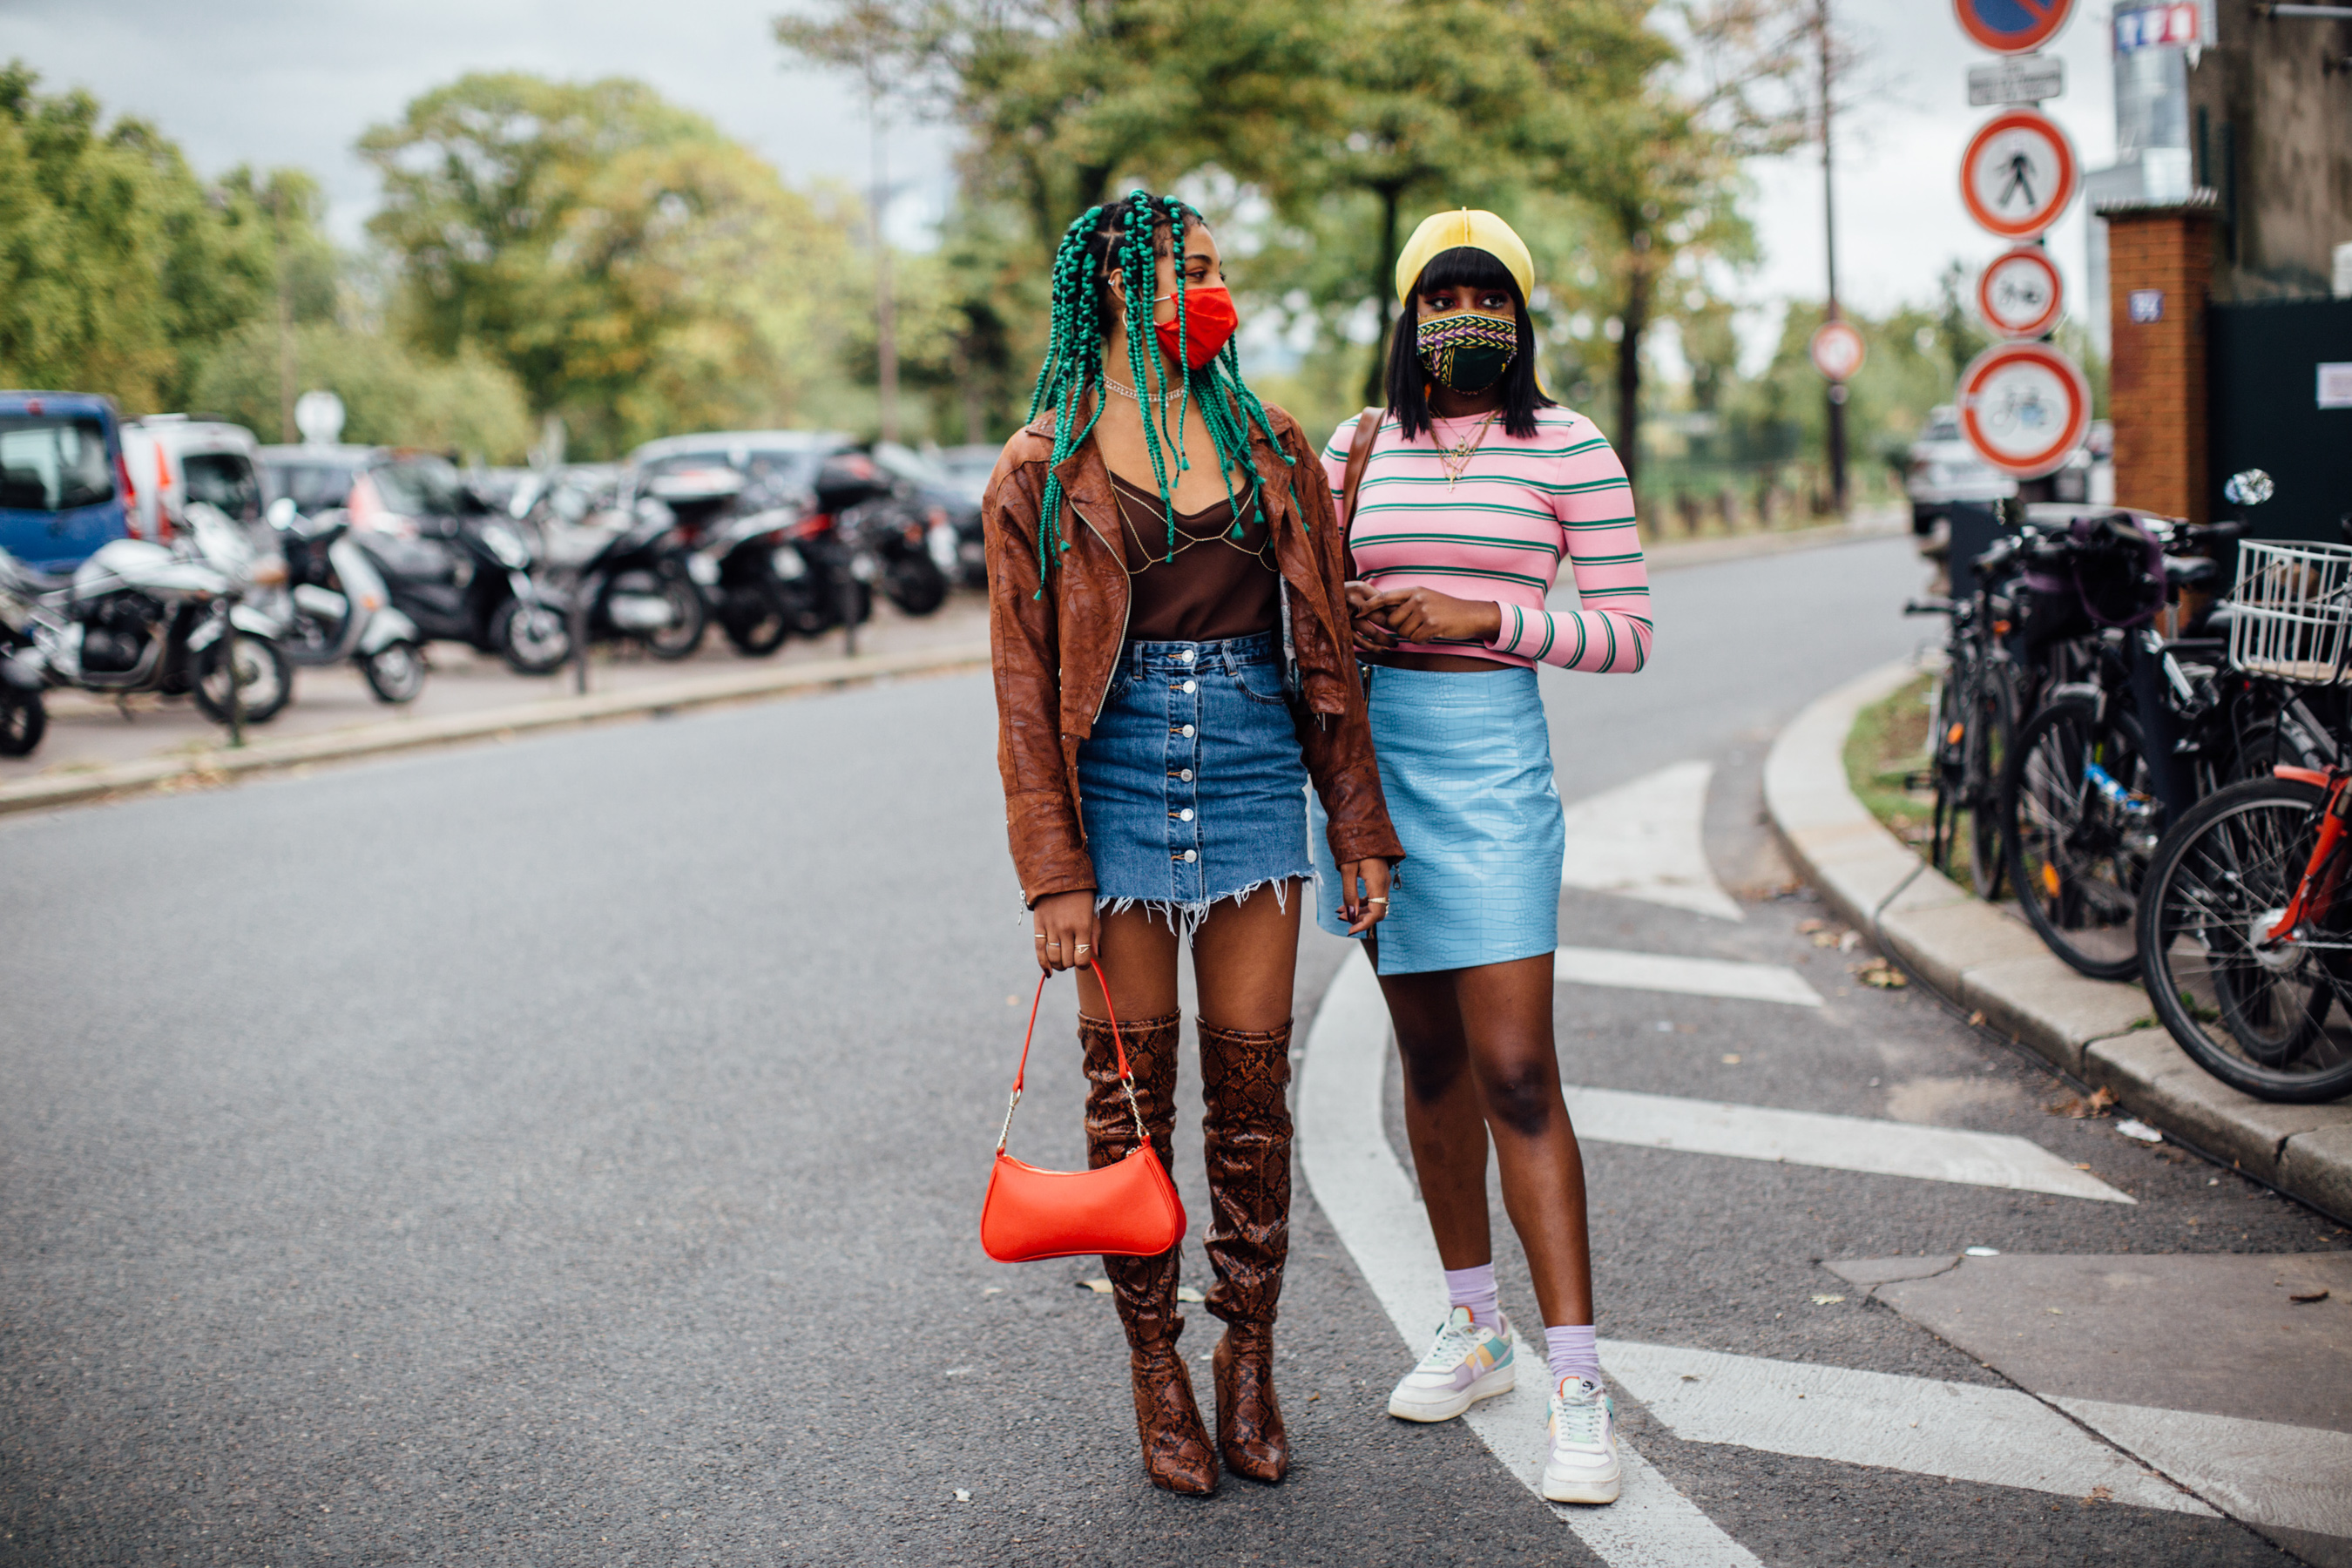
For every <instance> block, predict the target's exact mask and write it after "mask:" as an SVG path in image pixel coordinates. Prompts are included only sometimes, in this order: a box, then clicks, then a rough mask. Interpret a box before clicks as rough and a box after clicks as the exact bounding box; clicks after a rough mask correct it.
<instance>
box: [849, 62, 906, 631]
mask: <svg viewBox="0 0 2352 1568" xmlns="http://www.w3.org/2000/svg"><path fill="white" fill-rule="evenodd" d="M866 120H867V122H868V123H869V124H870V125H871V126H872V128H873V133H874V201H873V205H872V213H871V218H872V228H873V235H874V342H875V357H876V359H877V361H878V362H879V364H878V369H879V376H878V378H877V379H878V384H877V388H876V390H877V395H878V399H879V402H880V404H881V416H882V439H884V440H885V441H896V440H897V439H898V311H897V309H896V307H895V305H894V304H893V302H892V300H891V298H890V242H889V241H888V239H887V238H886V237H884V235H883V233H882V209H883V206H884V205H885V204H887V202H888V201H889V199H890V185H889V180H888V174H887V169H886V167H885V165H884V162H883V145H882V87H881V83H880V82H879V81H878V80H877V79H875V78H874V76H872V75H870V74H869V75H868V76H867V78H866ZM852 635H855V634H854V633H853V634H852Z"/></svg>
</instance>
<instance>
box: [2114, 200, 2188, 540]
mask: <svg viewBox="0 0 2352 1568" xmlns="http://www.w3.org/2000/svg"><path fill="white" fill-rule="evenodd" d="M2099 216H2101V217H2103V218H2105V219H2106V222H2107V304H2108V312H2109V321H2110V323H2111V325H2112V328H2113V336H2112V338H2111V339H2110V341H2111V342H2112V343H2113V344H2114V348H2113V351H2112V357H2111V358H2110V359H2109V361H2108V366H2107V415H2108V417H2109V418H2111V419H2112V420H2113V421H2114V422H2115V427H2116V502H2117V503H2118V504H2119V505H2123V506H2130V507H2138V508H2139V509H2141V510H2145V511H2152V512H2158V513H2160V514H2161V515H2163V516H2166V517H2185V518H2187V519H2189V521H2191V522H2204V521H2208V519H2207V516H2206V514H2207V512H2208V511H2209V510H2210V501H2209V497H2208V493H2207V478H2208V476H2207V471H2206V470H2207V458H2206V431H2205V297H2206V291H2207V288H2208V285H2209V284H2210V280H2211V279H2212V274H2213V216H2214V208H2213V198H2212V193H2211V192H2210V191H2200V192H2198V193H2197V195H2196V196H2195V197H2192V198H2191V199H2190V200H2189V202H2187V203H2185V204H2182V205H2169V206H2148V205H2137V204H2131V203H2120V204H2117V205H2112V206H2103V207H2101V208H2100V209H2099ZM2150 318H2153V319H2150Z"/></svg>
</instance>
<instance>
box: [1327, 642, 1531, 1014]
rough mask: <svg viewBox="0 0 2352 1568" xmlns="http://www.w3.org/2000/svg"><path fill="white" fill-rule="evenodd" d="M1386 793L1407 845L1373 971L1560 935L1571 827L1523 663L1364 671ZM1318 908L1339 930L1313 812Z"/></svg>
mask: <svg viewBox="0 0 2352 1568" xmlns="http://www.w3.org/2000/svg"><path fill="white" fill-rule="evenodd" d="M1364 675H1365V691H1364V695H1365V697H1366V699H1367V700H1369V702H1370V710H1371V721H1372V748H1373V750H1374V751H1376V752H1379V754H1380V759H1381V793H1382V794H1383V795H1386V796H1387V797H1388V803H1389V818H1390V820H1391V821H1392V822H1393V823H1395V824H1396V831H1397V837H1398V838H1399V839H1400V840H1402V843H1403V845H1404V854H1405V858H1404V864H1403V865H1402V866H1400V867H1398V868H1397V872H1396V882H1395V885H1394V886H1392V887H1391V889H1389V897H1390V900H1391V902H1390V904H1389V913H1388V918H1387V919H1386V920H1384V921H1381V923H1380V924H1379V925H1378V926H1377V927H1375V928H1374V930H1375V931H1376V933H1377V935H1378V936H1379V939H1380V972H1381V973H1382V974H1420V973H1426V972H1427V971H1430V970H1434V969H1468V968H1471V967H1474V966H1475V965H1477V964H1482V963H1508V962H1510V961H1511V960H1512V959H1515V958H1532V957H1534V956H1535V955H1536V954H1537V953H1539V952H1551V951H1553V950H1554V949H1555V948H1557V947H1558V946H1559V871H1560V861H1561V859H1562V858H1563V857H1564V855H1565V854H1566V852H1567V839H1568V829H1567V824H1566V822H1565V820H1564V819H1563V818H1562V816H1561V815H1560V809H1559V787H1558V786H1557V785H1556V784H1554V783H1553V782H1552V770H1551V731H1550V728H1549V726H1548V725H1547V724H1546V723H1545V722H1544V710H1543V698H1542V696H1541V695H1540V694H1539V693H1538V690H1537V689H1536V672H1535V671H1534V670H1532V669H1503V670H1487V671H1480V672H1476V673H1466V672H1465V673H1441V672H1439V671H1435V670H1426V669H1393V668H1388V667H1385V666H1380V667H1374V668H1369V669H1367V670H1366V671H1365V672H1364ZM1311 831H1312V832H1313V834H1314V853H1315V868H1316V874H1317V876H1318V878H1319V879H1321V883H1322V886H1321V889H1320V890H1319V892H1318V897H1317V899H1316V900H1315V919H1316V921H1317V922H1318V924H1320V925H1321V926H1322V927H1323V929H1324V930H1325V931H1329V932H1330V933H1331V934H1332V935H1334V936H1345V935H1347V934H1348V928H1347V925H1346V923H1345V922H1344V921H1341V920H1340V919H1339V916H1338V915H1337V914H1335V913H1334V912H1333V909H1334V907H1335V906H1336V905H1337V904H1338V903H1339V896H1338V889H1339V868H1337V867H1336V866H1334V865H1333V864H1332V863H1331V851H1330V850H1329V848H1328V847H1326V845H1325V842H1324V835H1323V813H1322V811H1321V810H1320V809H1319V808H1318V810H1317V811H1316V812H1315V813H1314V826H1313V828H1312V830H1311Z"/></svg>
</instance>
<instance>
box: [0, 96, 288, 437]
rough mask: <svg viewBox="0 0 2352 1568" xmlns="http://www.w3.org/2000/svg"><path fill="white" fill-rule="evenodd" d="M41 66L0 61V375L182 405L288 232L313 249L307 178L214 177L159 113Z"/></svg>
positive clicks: (265, 298) (145, 406)
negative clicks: (49, 88) (44, 79)
mask: <svg viewBox="0 0 2352 1568" xmlns="http://www.w3.org/2000/svg"><path fill="white" fill-rule="evenodd" d="M39 81H40V79H39V77H38V76H37V75H36V74H35V73H34V72H33V71H32V70H30V69H29V68H26V66H25V65H23V64H22V63H21V62H14V63H11V64H10V65H8V66H7V67H6V68H0V382H5V383H7V384H15V385H18V386H54V387H58V388H71V389H76V390H81V391H89V392H102V393H106V394H108V395H111V396H113V397H114V398H115V399H116V400H117V401H118V402H120V403H121V404H122V405H123V406H124V407H125V408H126V409H127V410H129V411H131V412H133V413H149V412H155V411H158V410H162V409H166V408H173V407H176V406H180V405H182V404H184V401H185V400H186V397H187V394H188V391H189V388H190V386H191V384H193V382H194V378H195V376H196V374H198V372H199V371H200V370H201V368H202V366H203V364H204V362H205V358H206V356H207V355H208V354H209V353H211V352H212V351H213V349H214V347H215V345H216V344H217V343H218V342H220V341H221V340H222V339H223V338H224V337H225V336H226V334H228V333H229V332H231V331H235V330H236V329H237V328H238V326H239V325H240V324H241V323H243V322H246V321H250V320H252V319H254V318H256V317H257V316H262V315H266V314H268V313H270V312H271V310H272V309H273V307H274V302H275V300H276V298H277V294H278V252H279V247H280V239H281V237H283V240H284V243H285V246H286V247H287V248H288V249H289V251H290V252H292V253H295V254H296V255H298V256H299V257H301V258H313V259H314V258H316V256H317V254H318V253H319V252H320V248H321V247H322V246H323V242H322V241H321V240H320V238H319V237H318V235H317V233H316V226H315V219H316V216H317V215H316V205H315V201H314V200H310V199H307V198H305V196H304V193H306V192H308V191H310V189H311V187H309V186H308V185H307V184H306V182H305V180H304V177H303V176H301V175H299V174H291V173H289V172H285V171H281V172H279V173H278V174H272V175H269V176H268V177H267V178H257V177H256V176H255V175H253V174H250V173H249V172H247V171H242V170H240V171H238V172H236V173H235V174H231V175H229V176H228V178H227V179H226V180H225V181H223V182H222V183H221V184H219V185H218V186H216V187H214V188H212V189H209V190H208V189H206V188H205V185H204V184H202V182H200V181H198V180H197V179H196V177H195V175H194V174H193V173H192V172H191V171H190V170H189V168H188V166H187V162H186V160H185V159H184V158H183V157H182V156H181V154H180V151H179V149H178V148H177V147H176V146H175V145H173V143H172V142H169V141H168V140H166V139H165V138H164V137H163V136H162V135H160V134H159V133H158V132H156V131H155V130H154V128H153V127H152V126H150V125H148V124H146V123H145V122H144V121H138V120H131V119H117V120H116V121H114V122H113V123H112V124H111V125H107V124H104V123H102V122H101V112H100V108H99V105H98V103H97V100H94V99H92V98H91V97H90V96H89V94H87V93H84V92H70V93H66V94H63V95H59V96H45V95H43V94H41V93H40V92H39V91H38V90H37V89H38V86H39ZM269 200H278V201H279V202H281V204H282V205H283V206H284V216H283V218H282V219H280V218H278V217H277V216H272V215H271V214H269V213H268V212H267V211H266V210H265V206H264V204H265V202H266V201H269ZM309 266H310V262H309V261H301V262H298V264H297V272H298V274H299V276H300V277H301V278H302V279H310V278H311V272H310V271H306V270H303V269H304V268H307V267H309ZM305 286H306V287H307V286H308V285H307V284H306V285H305ZM310 292H311V294H312V295H315V292H316V290H315V289H311V291H310ZM306 298H310V295H306Z"/></svg>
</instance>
